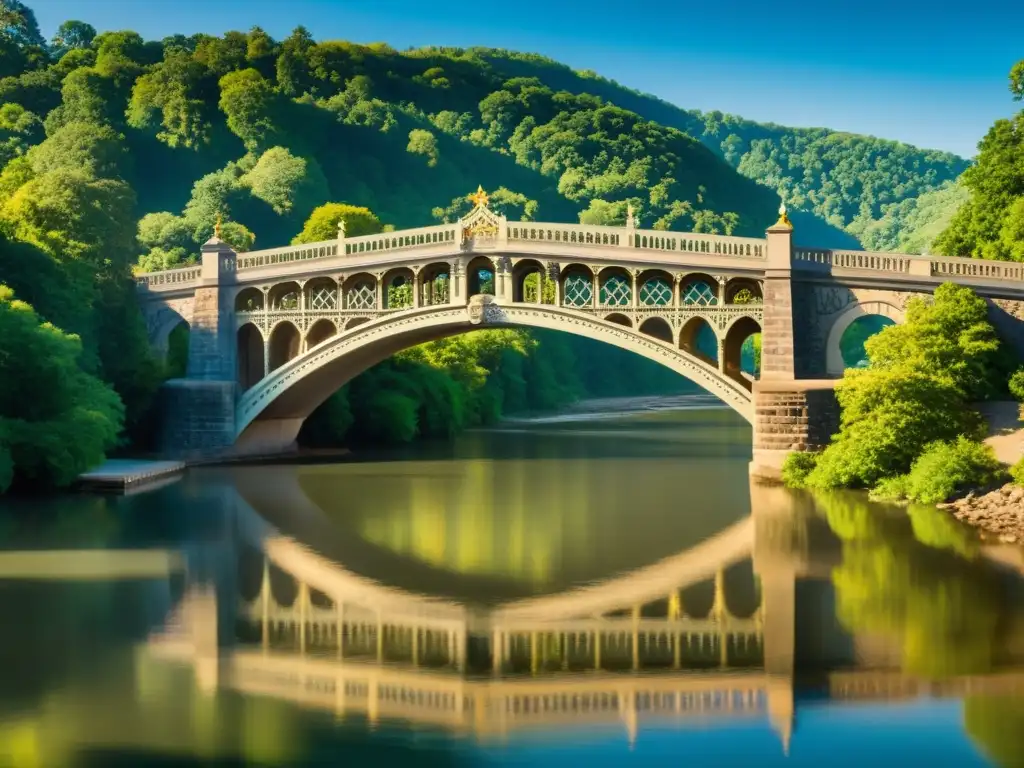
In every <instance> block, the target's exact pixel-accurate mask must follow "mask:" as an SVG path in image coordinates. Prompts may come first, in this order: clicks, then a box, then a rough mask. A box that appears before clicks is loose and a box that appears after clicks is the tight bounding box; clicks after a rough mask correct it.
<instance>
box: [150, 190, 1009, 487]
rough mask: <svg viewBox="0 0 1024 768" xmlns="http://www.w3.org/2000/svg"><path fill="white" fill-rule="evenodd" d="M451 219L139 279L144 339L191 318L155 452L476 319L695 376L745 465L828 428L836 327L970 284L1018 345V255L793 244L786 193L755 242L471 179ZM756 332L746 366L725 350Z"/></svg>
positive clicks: (227, 436)
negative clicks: (600, 219) (733, 428)
mask: <svg viewBox="0 0 1024 768" xmlns="http://www.w3.org/2000/svg"><path fill="white" fill-rule="evenodd" d="M471 199H472V200H473V201H474V202H475V203H476V205H475V208H474V209H473V211H472V212H471V213H470V214H468V215H467V216H466V217H464V218H462V219H460V220H458V221H456V222H454V223H451V224H441V225H437V226H432V227H424V228H420V229H412V230H404V231H399V232H385V233H382V234H378V235H366V236H361V237H347V236H346V235H345V231H344V225H343V224H342V226H341V227H340V228H339V233H338V237H337V238H336V239H334V240H329V241H324V242H319V243H309V244H304V245H296V246H289V247H285V248H277V249H271V250H265V251H252V252H248V253H242V254H237V253H235V252H234V251H233V250H232V249H231V247H230V246H229V245H228V244H227V243H225V242H223V241H222V240H221V239H220V238H219V236H217V235H216V234H215V236H214V237H213V238H212V239H211V240H210V241H209V242H207V243H206V244H205V245H204V246H203V248H202V258H201V263H199V264H197V265H195V266H189V267H184V268H180V269H173V270H168V271H163V272H153V273H148V274H141V275H138V276H137V282H138V289H139V297H140V300H141V302H142V304H143V308H144V313H145V316H146V321H147V326H148V330H149V334H150V338H151V341H152V343H153V344H154V345H155V346H156V347H157V348H166V345H167V340H168V336H169V334H170V333H171V331H172V330H173V329H174V328H175V327H177V326H178V325H179V324H180V323H182V322H186V323H188V324H189V326H190V334H189V355H188V372H187V377H186V378H185V379H179V380H174V381H172V382H169V383H168V384H167V385H166V387H165V391H164V396H165V409H164V422H165V423H164V429H163V438H162V439H163V447H164V449H165V450H166V451H167V452H168V453H172V454H177V455H186V456H187V455H207V456H208V455H211V454H212V455H216V454H219V453H235V454H257V453H272V452H276V451H280V450H284V449H287V448H289V447H290V446H292V445H293V444H294V441H295V438H296V436H297V434H298V431H299V429H300V427H301V425H302V423H303V421H304V420H305V418H306V417H307V416H308V415H309V414H310V413H311V412H312V411H313V410H314V409H315V408H316V407H317V406H318V405H319V404H320V403H321V402H323V401H324V400H325V399H326V398H327V397H328V396H329V395H330V394H331V393H332V392H334V391H336V390H337V389H338V388H339V387H340V386H342V385H343V384H344V383H346V382H347V381H349V380H350V379H352V378H353V377H355V376H357V375H358V374H359V373H361V372H362V371H364V370H366V369H367V368H368V367H370V366H372V365H374V364H375V363H377V362H379V361H381V360H384V359H385V358H387V357H389V356H391V355H393V354H394V353H396V352H399V351H401V350H403V349H406V348H408V347H410V346H413V345H415V344H419V343H423V342H426V341H430V340H435V339H440V338H444V337H447V336H451V335H454V334H459V333H464V332H466V331H471V330H476V329H480V328H501V327H535V328H549V329H554V330H561V331H567V332H569V333H575V334H578V335H582V336H587V337H590V338H595V339H601V340H602V341H605V342H607V343H609V344H612V345H615V346H618V347H620V348H623V349H627V350H630V351H632V352H636V353H637V354H640V355H642V356H644V357H647V358H649V359H652V360H655V361H657V362H659V363H661V364H663V365H665V366H666V367H668V368H670V369H672V370H674V371H676V372H677V373H680V374H681V375H683V376H685V377H686V378H688V379H690V380H692V381H694V382H695V383H697V384H698V385H700V386H701V387H703V388H705V389H706V390H708V391H709V392H711V393H712V394H714V395H716V396H717V397H719V398H720V399H721V400H722V401H723V402H724V403H725V404H726V405H728V406H729V407H730V408H732V409H733V410H735V411H736V412H737V413H739V414H740V415H741V416H742V417H743V418H744V419H745V420H747V421H748V422H750V423H751V424H752V425H753V434H754V470H755V472H757V473H761V474H769V475H770V474H772V473H773V472H775V471H776V470H777V467H778V466H779V464H780V463H781V460H782V459H783V458H784V456H785V455H786V453H788V452H790V451H792V450H802V449H806V448H808V447H814V446H818V445H822V444H824V443H825V442H827V440H828V438H829V436H830V435H831V434H832V432H833V431H834V429H835V426H836V416H837V413H836V410H837V409H836V407H835V401H834V395H833V392H832V388H833V385H834V382H835V380H836V379H837V378H838V377H840V376H841V375H842V371H843V368H844V362H843V358H842V354H841V351H840V340H841V338H842V336H843V332H844V331H845V330H846V329H847V328H848V327H849V326H850V325H851V324H852V323H853V322H854V321H855V320H856V319H857V318H859V317H861V316H864V315H882V316H884V317H887V318H889V319H891V320H893V321H895V322H900V321H902V319H903V317H904V312H905V309H906V306H907V303H908V301H909V300H910V298H911V297H913V296H915V295H921V294H928V293H930V292H932V291H933V290H934V289H935V287H936V286H937V285H939V284H940V283H942V282H945V281H954V282H957V283H962V284H965V285H969V286H970V287H972V288H973V289H975V290H977V291H978V292H979V293H980V294H981V295H983V296H985V297H986V298H988V299H989V300H990V302H991V307H992V317H993V320H994V322H995V323H996V324H997V326H998V327H999V328H1000V330H1001V331H1002V332H1003V333H1004V334H1005V335H1006V337H1007V338H1008V339H1010V340H1011V341H1012V342H1013V343H1014V344H1016V345H1017V346H1019V347H1021V348H1022V349H1024V321H1022V320H1024V265H1022V264H1016V263H1008V262H992V261H980V260H971V259H958V258H942V257H934V256H915V255H908V254H897V253H871V252H866V251H838V250H824V249H812V248H804V247H799V246H795V245H794V242H793V227H792V225H791V224H790V222H789V219H788V217H787V215H786V212H785V208H784V207H783V208H782V209H781V210H780V217H779V220H778V222H776V223H775V224H774V225H773V226H771V227H770V228H769V229H768V230H767V232H766V235H765V237H764V238H747V237H732V236H722V235H709V234H699V233H678V232H664V231H655V230H642V229H638V228H637V227H636V225H635V221H634V219H633V217H632V214H630V216H629V218H628V220H627V222H626V225H625V226H624V227H611V226H593V225H578V224H549V223H541V222H509V221H507V220H506V219H505V218H504V217H503V216H500V215H498V214H496V213H495V212H493V211H492V210H491V209H490V208H489V207H488V201H487V196H486V195H485V194H483V193H482V192H480V193H478V194H477V195H473V196H471ZM758 333H759V334H761V339H762V353H761V367H760V371H759V375H757V376H755V375H753V372H752V371H745V370H744V369H743V366H742V364H741V356H742V352H743V347H744V344H745V343H746V342H747V341H748V339H750V337H751V336H753V335H754V334H758Z"/></svg>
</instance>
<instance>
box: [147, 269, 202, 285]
mask: <svg viewBox="0 0 1024 768" xmlns="http://www.w3.org/2000/svg"><path fill="white" fill-rule="evenodd" d="M201 269H202V268H201V267H199V266H189V267H179V268H178V269H165V270H162V271H160V272H143V273H142V274H139V275H136V276H135V284H136V286H138V287H139V288H155V287H158V286H181V287H185V286H186V285H189V284H191V283H195V282H198V280H199V274H200V271H201Z"/></svg>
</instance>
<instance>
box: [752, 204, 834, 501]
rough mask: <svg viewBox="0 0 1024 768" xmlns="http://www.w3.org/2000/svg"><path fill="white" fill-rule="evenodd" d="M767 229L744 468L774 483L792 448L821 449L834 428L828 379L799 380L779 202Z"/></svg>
mask: <svg viewBox="0 0 1024 768" xmlns="http://www.w3.org/2000/svg"><path fill="white" fill-rule="evenodd" d="M779 214H780V215H779V220H778V221H777V222H776V223H775V224H774V225H772V226H771V227H769V228H768V230H767V232H766V233H765V234H766V237H767V241H768V243H767V259H766V260H767V264H766V265H765V279H764V326H763V327H762V333H761V377H760V380H759V381H757V382H756V383H755V385H754V391H753V396H754V452H753V460H752V461H751V465H750V473H751V475H752V476H753V477H754V478H755V479H759V480H764V481H769V482H776V481H778V480H779V479H780V471H781V468H782V463H783V462H784V461H785V459H786V456H788V455H789V454H790V453H793V452H794V451H807V450H816V449H818V448H822V447H824V446H825V445H827V444H828V442H829V440H830V438H831V436H832V434H833V433H834V432H836V431H837V430H838V427H839V410H838V406H837V404H836V402H835V392H834V386H835V381H833V380H824V381H822V380H807V379H802V378H801V374H802V373H804V368H805V366H804V365H803V358H804V357H805V356H804V355H802V354H801V349H802V348H801V340H802V335H803V334H801V330H802V329H800V327H799V324H798V323H797V322H796V318H795V317H794V314H793V225H792V223H791V222H790V220H789V216H788V215H787V214H786V208H785V206H782V208H780V210H779Z"/></svg>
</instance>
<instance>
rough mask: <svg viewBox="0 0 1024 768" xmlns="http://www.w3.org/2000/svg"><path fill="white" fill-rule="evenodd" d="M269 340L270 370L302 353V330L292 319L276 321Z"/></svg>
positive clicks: (274, 369)
mask: <svg viewBox="0 0 1024 768" xmlns="http://www.w3.org/2000/svg"><path fill="white" fill-rule="evenodd" d="M268 341H269V346H270V349H269V356H268V357H269V360H268V366H269V369H270V371H276V370H277V369H278V368H280V367H281V366H283V365H285V364H287V363H288V362H289V361H291V360H294V359H295V358H296V357H298V356H299V355H300V354H301V351H300V350H301V348H302V332H301V331H299V329H298V327H297V326H296V325H295V323H293V322H292V321H291V320H279V321H278V322H276V323H274V327H273V328H271V330H270V336H269V338H268Z"/></svg>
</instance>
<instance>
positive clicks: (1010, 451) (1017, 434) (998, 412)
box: [979, 402, 1024, 464]
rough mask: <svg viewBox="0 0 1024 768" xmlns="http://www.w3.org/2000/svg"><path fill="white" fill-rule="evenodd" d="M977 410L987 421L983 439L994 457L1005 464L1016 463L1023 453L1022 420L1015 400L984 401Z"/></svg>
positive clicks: (1019, 408) (1023, 425)
mask: <svg viewBox="0 0 1024 768" xmlns="http://www.w3.org/2000/svg"><path fill="white" fill-rule="evenodd" d="M979 410H980V411H981V415H982V416H984V417H985V419H986V420H987V421H988V427H989V429H988V434H989V436H988V437H987V438H986V439H985V442H986V443H987V444H988V445H991V446H992V450H993V451H995V454H996V458H997V459H999V460H1000V461H1001V462H1003V463H1005V464H1016V463H1017V462H1018V461H1020V459H1021V456H1022V455H1024V420H1022V419H1021V405H1020V403H1017V402H998V403H985V404H983V405H982V406H981V407H980V408H979Z"/></svg>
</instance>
